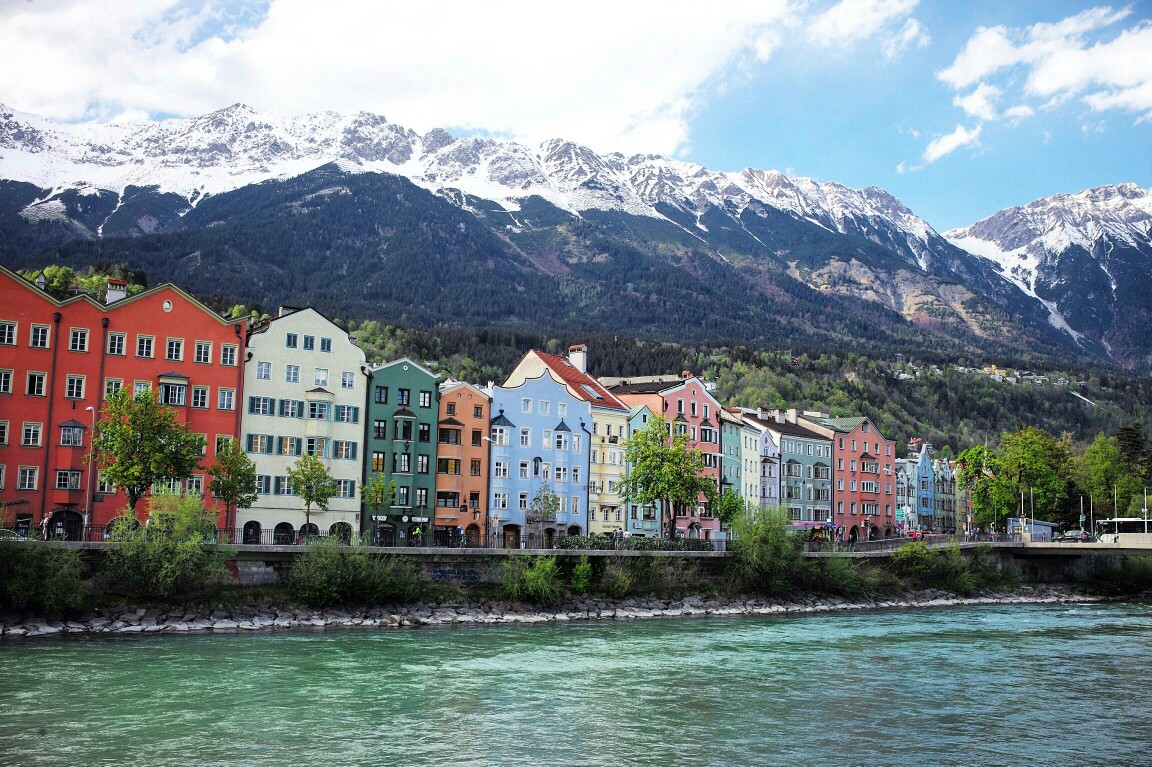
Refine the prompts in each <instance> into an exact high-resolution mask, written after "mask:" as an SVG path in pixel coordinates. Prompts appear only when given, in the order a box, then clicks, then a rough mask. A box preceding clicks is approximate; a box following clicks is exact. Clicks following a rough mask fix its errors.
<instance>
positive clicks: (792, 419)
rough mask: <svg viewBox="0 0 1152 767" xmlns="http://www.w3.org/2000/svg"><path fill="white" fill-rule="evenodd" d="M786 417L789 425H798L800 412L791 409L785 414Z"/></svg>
mask: <svg viewBox="0 0 1152 767" xmlns="http://www.w3.org/2000/svg"><path fill="white" fill-rule="evenodd" d="M784 417H785V418H786V419H787V421H788V423H796V419H798V418H799V417H800V411H799V410H797V409H796V408H794V407H790V408H788V410H787V411H786V412H785V414H784Z"/></svg>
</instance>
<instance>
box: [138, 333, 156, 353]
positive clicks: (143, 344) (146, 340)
mask: <svg viewBox="0 0 1152 767" xmlns="http://www.w3.org/2000/svg"><path fill="white" fill-rule="evenodd" d="M154 340H155V339H153V338H152V336H136V356H137V357H151V356H152V342H153V341H154Z"/></svg>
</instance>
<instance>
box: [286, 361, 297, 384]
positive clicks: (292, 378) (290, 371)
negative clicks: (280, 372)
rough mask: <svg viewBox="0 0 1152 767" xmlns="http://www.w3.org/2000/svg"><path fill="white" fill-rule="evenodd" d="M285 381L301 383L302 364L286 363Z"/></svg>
mask: <svg viewBox="0 0 1152 767" xmlns="http://www.w3.org/2000/svg"><path fill="white" fill-rule="evenodd" d="M284 382H285V383H300V366H299V365H285V366H284Z"/></svg>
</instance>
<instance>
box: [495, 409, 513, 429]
mask: <svg viewBox="0 0 1152 767" xmlns="http://www.w3.org/2000/svg"><path fill="white" fill-rule="evenodd" d="M490 425H491V426H515V425H516V424H514V423H512V422H511V421H509V420H508V417H507V416H505V415H504V408H500V413H499V414H498V415H497V416H496V417H495V418H493V419H492V422H491V424H490Z"/></svg>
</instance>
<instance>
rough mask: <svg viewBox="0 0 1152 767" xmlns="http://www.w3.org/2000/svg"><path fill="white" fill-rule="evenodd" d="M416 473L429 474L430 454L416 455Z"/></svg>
mask: <svg viewBox="0 0 1152 767" xmlns="http://www.w3.org/2000/svg"><path fill="white" fill-rule="evenodd" d="M416 473H417V474H427V473H428V456H426V455H425V454H423V453H421V454H420V455H418V456H416Z"/></svg>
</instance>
